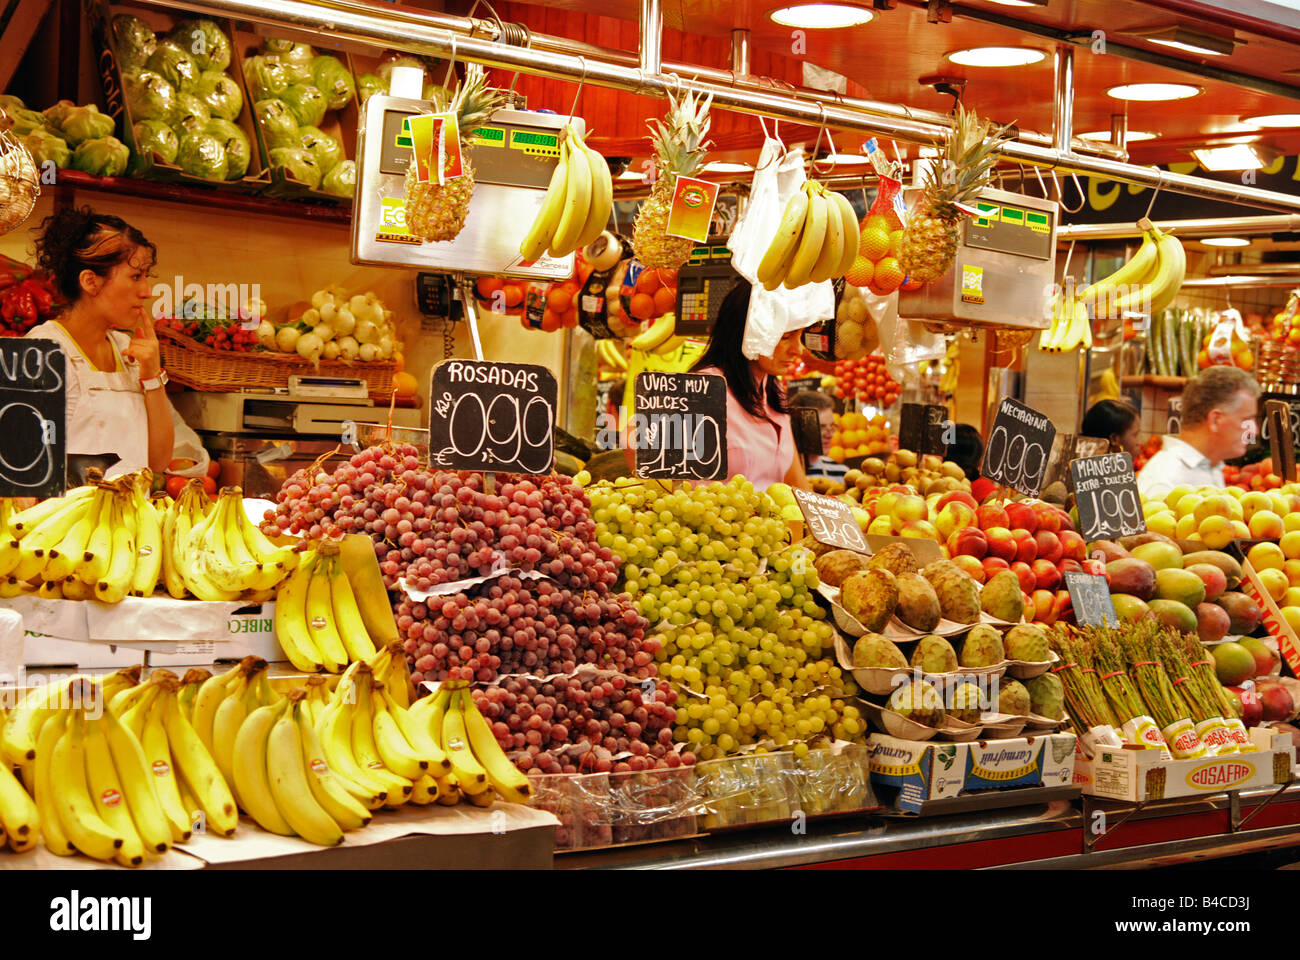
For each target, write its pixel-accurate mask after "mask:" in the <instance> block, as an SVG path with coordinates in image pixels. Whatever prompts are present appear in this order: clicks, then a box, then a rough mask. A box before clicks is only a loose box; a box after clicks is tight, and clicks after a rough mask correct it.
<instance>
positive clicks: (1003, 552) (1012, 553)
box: [984, 527, 1018, 563]
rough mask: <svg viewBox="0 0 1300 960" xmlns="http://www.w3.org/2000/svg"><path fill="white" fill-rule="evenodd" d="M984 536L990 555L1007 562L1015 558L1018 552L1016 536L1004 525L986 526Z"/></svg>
mask: <svg viewBox="0 0 1300 960" xmlns="http://www.w3.org/2000/svg"><path fill="white" fill-rule="evenodd" d="M984 536H985V538H986V539H987V540H988V544H989V553H988V555H989V556H990V557H1001V558H1002V559H1003V560H1005V561H1007V563H1010V562H1011V561H1012V560H1014V559H1015V558H1016V554H1017V552H1018V550H1017V546H1016V538H1015V537H1013V536H1012V535H1011V531H1010V530H1008V529H1007V528H1006V527H988V528H986V529H985V531H984Z"/></svg>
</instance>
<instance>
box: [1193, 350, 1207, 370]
mask: <svg viewBox="0 0 1300 960" xmlns="http://www.w3.org/2000/svg"><path fill="white" fill-rule="evenodd" d="M1209 365H1210V352H1209V351H1208V350H1202V351H1201V352H1200V353H1198V354H1197V355H1196V366H1197V367H1198V368H1200V369H1201V370H1204V369H1206V368H1207V367H1209Z"/></svg>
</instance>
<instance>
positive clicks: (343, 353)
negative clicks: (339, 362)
mask: <svg viewBox="0 0 1300 960" xmlns="http://www.w3.org/2000/svg"><path fill="white" fill-rule="evenodd" d="M338 345H339V357H340V358H342V359H344V360H355V359H356V358H357V355H358V354H359V353H360V352H361V345H360V344H359V343H357V341H356V339H355V338H353V337H340V338H339V339H338Z"/></svg>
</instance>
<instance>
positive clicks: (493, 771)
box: [411, 681, 532, 806]
mask: <svg viewBox="0 0 1300 960" xmlns="http://www.w3.org/2000/svg"><path fill="white" fill-rule="evenodd" d="M411 716H412V717H414V718H415V720H416V722H417V723H419V724H421V725H423V727H424V729H425V730H426V731H427V732H428V734H429V736H430V738H431V739H433V740H434V741H435V742H436V743H438V744H439V745H440V746H441V747H442V748H443V750H444V751H446V754H447V759H448V761H449V762H450V763H451V774H450V775H449V779H450V780H452V781H453V782H454V783H455V785H456V787H457V788H458V789H459V790H460V792H461V793H462V794H464V795H465V797H466V799H468V800H469V801H470V802H471V803H476V804H479V805H480V806H487V805H488V804H489V803H491V802H492V793H493V792H494V791H495V793H496V795H497V796H499V797H500V798H501V799H502V800H505V801H507V802H508V803H527V802H528V798H529V797H530V796H531V795H532V787H531V785H530V784H529V782H528V777H527V776H525V775H524V774H523V773H522V772H521V771H520V770H519V768H518V767H516V766H515V765H514V764H513V763H512V762H511V760H510V758H509V757H508V756H506V753H505V751H504V750H502V749H501V744H499V743H498V742H497V738H496V735H495V734H493V733H492V727H491V725H490V724H489V723H488V722H487V718H485V717H484V716H483V714H482V713H481V712H479V709H478V706H477V705H475V703H474V699H473V697H471V696H470V693H469V689H468V687H467V685H465V684H463V683H453V682H451V681H449V682H447V683H444V684H443V685H442V686H441V687H439V688H438V692H437V693H435V694H433V695H432V696H429V697H425V698H423V699H422V700H418V701H416V703H415V705H414V706H412V707H411Z"/></svg>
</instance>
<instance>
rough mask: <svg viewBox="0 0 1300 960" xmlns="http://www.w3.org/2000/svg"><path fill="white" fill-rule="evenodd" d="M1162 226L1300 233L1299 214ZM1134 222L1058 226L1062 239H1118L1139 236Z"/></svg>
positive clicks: (1181, 230)
mask: <svg viewBox="0 0 1300 960" xmlns="http://www.w3.org/2000/svg"><path fill="white" fill-rule="evenodd" d="M1159 224H1160V229H1161V230H1172V231H1173V232H1174V233H1176V234H1178V236H1180V237H1227V236H1234V235H1236V234H1242V233H1245V234H1255V235H1258V234H1265V233H1300V216H1297V215H1295V214H1285V215H1279V216H1262V217H1204V218H1201V219H1198V220H1160V221H1159ZM1140 236H1142V231H1141V230H1140V229H1139V228H1138V226H1137V225H1136V224H1135V223H1129V222H1125V223H1067V224H1061V225H1060V226H1058V227H1057V228H1056V238H1057V240H1058V241H1060V240H1119V239H1121V238H1123V237H1140Z"/></svg>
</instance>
